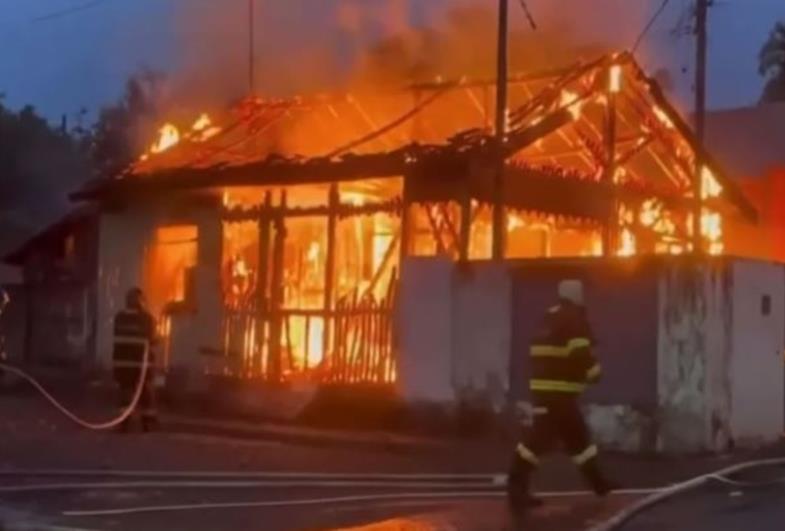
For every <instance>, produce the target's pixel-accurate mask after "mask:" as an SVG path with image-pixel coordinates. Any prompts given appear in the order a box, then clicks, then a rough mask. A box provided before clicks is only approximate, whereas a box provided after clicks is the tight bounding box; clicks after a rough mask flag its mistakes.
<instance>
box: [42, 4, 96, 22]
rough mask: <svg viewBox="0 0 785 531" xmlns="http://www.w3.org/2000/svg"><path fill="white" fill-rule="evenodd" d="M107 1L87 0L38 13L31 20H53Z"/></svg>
mask: <svg viewBox="0 0 785 531" xmlns="http://www.w3.org/2000/svg"><path fill="white" fill-rule="evenodd" d="M107 1H108V0H90V1H89V2H85V3H83V4H80V5H76V6H73V7H69V8H66V9H61V10H59V11H53V12H51V13H48V14H46V15H39V16H37V17H34V18H33V19H32V20H31V21H32V22H46V21H48V20H55V19H58V18H63V17H67V16H69V15H73V14H75V13H81V12H82V11H88V10H90V9H93V8H95V7H98V6H100V5H101V4H104V3H106V2H107Z"/></svg>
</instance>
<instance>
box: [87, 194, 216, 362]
mask: <svg viewBox="0 0 785 531" xmlns="http://www.w3.org/2000/svg"><path fill="white" fill-rule="evenodd" d="M172 210H173V209H172V208H171V207H170V206H169V204H168V203H166V202H159V203H150V204H148V205H145V206H138V205H134V206H133V207H130V208H128V209H126V210H124V211H121V212H117V213H105V214H103V215H102V216H101V218H100V228H99V269H98V323H97V328H98V330H97V345H98V348H97V350H98V355H97V357H98V359H99V363H101V364H102V365H103V366H105V367H108V366H109V362H110V361H111V345H112V320H113V317H114V315H115V313H117V311H118V310H119V309H120V308H122V306H123V304H124V302H125V293H126V291H127V290H128V288H130V287H132V286H140V287H144V286H143V284H144V274H145V271H144V266H145V260H146V255H147V249H148V247H149V244H150V242H151V238H152V237H153V235H154V231H155V228H156V227H159V226H162V225H166V224H174V223H194V224H196V225H197V227H198V230H199V236H198V238H199V242H198V265H197V268H196V306H197V311H196V314H195V315H193V316H182V318H179V319H175V321H176V325H179V328H178V330H177V331H175V335H176V337H175V338H173V351H172V352H171V364H172V365H173V366H177V367H181V368H185V369H188V370H190V371H191V372H192V373H193V374H201V373H202V372H203V371H202V360H201V359H200V356H199V350H200V349H201V348H203V347H207V348H213V349H215V348H220V346H221V324H222V311H223V310H222V309H223V305H222V302H221V252H222V225H221V221H220V219H219V217H218V213H217V212H216V211H215V210H214V209H213V208H211V207H209V206H203V207H190V208H186V209H183V208H177V209H176V214H173V211H172Z"/></svg>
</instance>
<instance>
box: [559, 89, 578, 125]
mask: <svg viewBox="0 0 785 531" xmlns="http://www.w3.org/2000/svg"><path fill="white" fill-rule="evenodd" d="M559 107H560V108H562V109H567V111H568V112H569V113H570V115H572V119H573V120H577V119H578V118H580V117H581V110H582V109H583V102H582V101H581V97H580V95H578V94H576V93H575V92H571V91H569V90H566V89H565V90H562V91H561V95H560V99H559Z"/></svg>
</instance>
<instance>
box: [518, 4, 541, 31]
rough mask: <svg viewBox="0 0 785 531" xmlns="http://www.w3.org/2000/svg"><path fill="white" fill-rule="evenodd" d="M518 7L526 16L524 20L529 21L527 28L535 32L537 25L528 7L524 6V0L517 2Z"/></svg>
mask: <svg viewBox="0 0 785 531" xmlns="http://www.w3.org/2000/svg"><path fill="white" fill-rule="evenodd" d="M518 5H520V6H521V9H523V14H524V15H526V20H528V21H529V26H531V28H532V29H533V30H536V29H537V23H536V22H535V21H534V17H533V16H532V12H531V10H530V9H529V6H528V5H527V4H526V0H518Z"/></svg>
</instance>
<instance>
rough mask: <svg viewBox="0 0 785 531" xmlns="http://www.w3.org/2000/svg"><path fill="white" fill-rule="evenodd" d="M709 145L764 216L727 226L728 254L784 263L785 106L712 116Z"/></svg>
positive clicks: (764, 105) (708, 123) (708, 127)
mask: <svg viewBox="0 0 785 531" xmlns="http://www.w3.org/2000/svg"><path fill="white" fill-rule="evenodd" d="M706 143H707V146H708V147H709V149H710V150H711V151H712V152H713V153H715V154H716V155H717V158H718V159H719V161H720V162H721V163H722V164H723V167H725V168H726V169H727V170H728V172H729V174H730V175H731V176H733V179H734V180H735V181H737V182H738V183H739V184H740V186H741V187H742V189H743V190H744V192H745V195H747V197H749V198H750V200H751V201H752V202H753V203H754V204H755V207H756V209H757V210H758V213H759V216H760V222H759V223H758V224H757V225H756V226H750V225H748V224H738V223H731V224H729V233H728V238H727V242H728V247H729V252H731V253H732V254H736V255H741V256H757V257H760V258H764V259H770V260H776V261H779V262H785V103H782V102H779V103H761V104H759V105H755V106H753V107H743V108H738V109H725V110H720V111H713V112H710V113H708V114H707V116H706Z"/></svg>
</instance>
